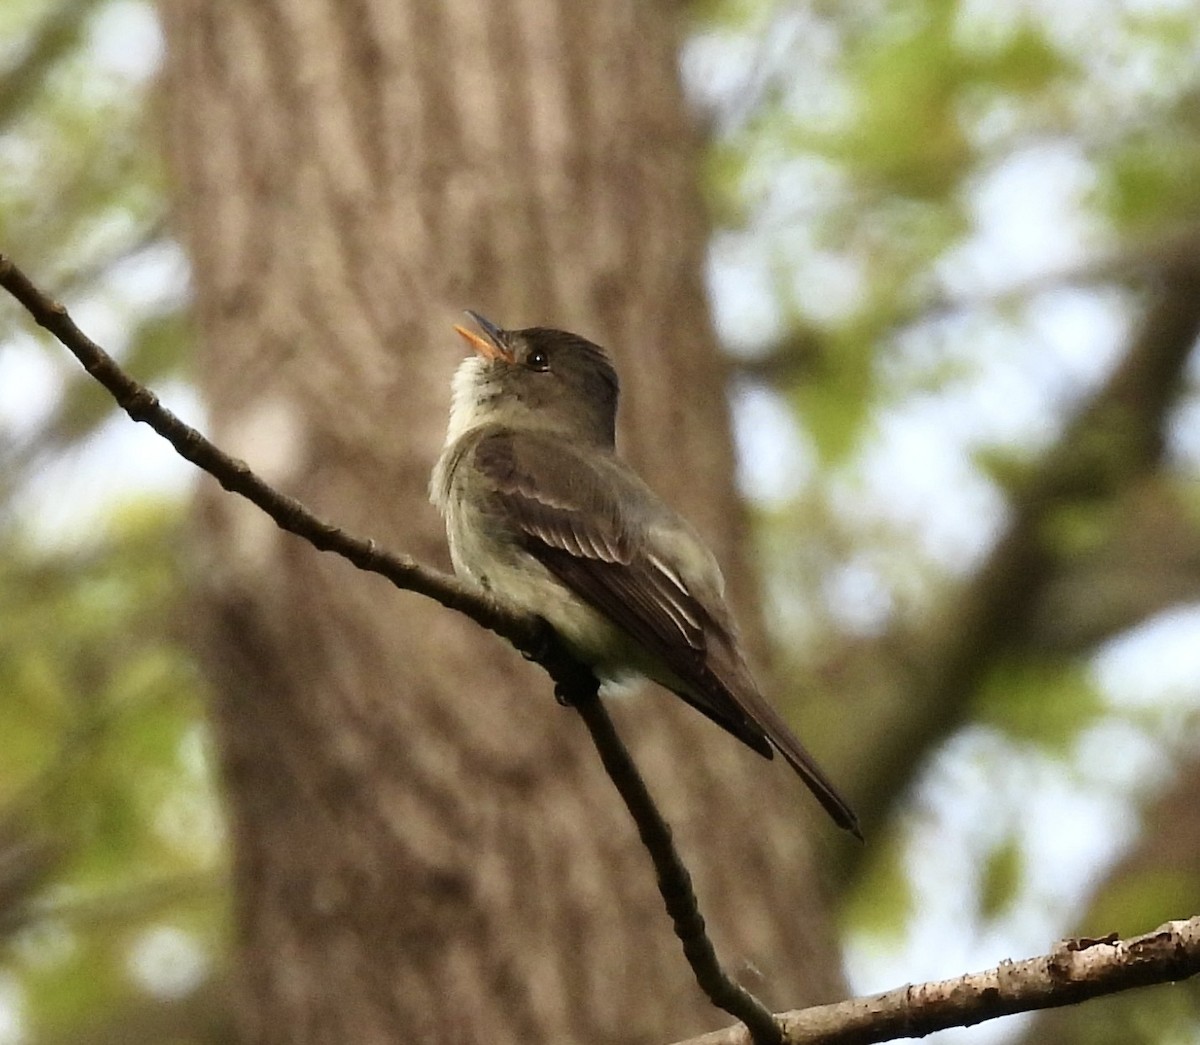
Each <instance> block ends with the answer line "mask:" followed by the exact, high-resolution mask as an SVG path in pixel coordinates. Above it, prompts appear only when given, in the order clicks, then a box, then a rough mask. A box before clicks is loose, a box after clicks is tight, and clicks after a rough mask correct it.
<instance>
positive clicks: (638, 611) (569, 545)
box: [474, 430, 858, 834]
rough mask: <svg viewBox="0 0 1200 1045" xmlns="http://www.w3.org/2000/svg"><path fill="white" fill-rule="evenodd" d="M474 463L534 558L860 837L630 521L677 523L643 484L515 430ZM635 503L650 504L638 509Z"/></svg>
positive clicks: (728, 631)
mask: <svg viewBox="0 0 1200 1045" xmlns="http://www.w3.org/2000/svg"><path fill="white" fill-rule="evenodd" d="M564 458H565V460H564ZM474 462H475V465H476V467H477V468H478V469H479V470H480V471H481V472H483V474H484V475H486V476H487V478H488V479H489V481H490V485H491V488H492V498H493V506H494V508H495V509H496V510H498V511H499V512H500V513H501V514H502V515H503V517H504V520H505V522H506V524H507V525H508V526H510V527H512V528H513V530H514V531H515V532H516V533H517V534H518V535H519V536H520V538H521V539H522V543H523V544H524V546H525V548H526V550H527V551H528V552H529V553H530V554H531V555H533V556H534V558H536V559H537V560H538V561H539V562H541V563H542V564H543V565H544V566H545V567H546V568H547V569H548V570H549V571H550V572H551V573H552V574H553V575H554V576H555V577H557V578H558V580H559V581H561V582H562V583H563V584H564V585H566V586H567V587H568V588H569V589H571V590H572V591H574V592H575V593H576V594H577V595H579V596H580V597H581V598H582V599H584V600H585V601H586V602H587V603H588V604H589V605H591V606H592V607H594V608H595V609H597V610H599V611H600V612H601V613H602V614H604V616H606V617H607V618H608V619H609V620H611V621H612V622H613V623H615V624H617V625H618V626H619V627H621V628H622V629H623V630H624V631H626V632H627V633H628V634H629V635H630V636H631V637H632V638H633V639H634V640H635V641H636V642H638V643H640V644H641V645H642V646H643V647H645V648H646V649H647V650H648V651H650V652H651V653H652V654H653V655H654V656H655V657H657V658H658V659H659V660H660V661H661V662H662V663H663V664H664V665H665V666H666V667H667V668H668V669H669V670H670V671H671V673H672V674H673V675H675V676H676V677H677V678H678V680H679V682H680V683H682V685H681V686H680V687H678V688H677V687H675V686H670V688H672V689H674V690H675V692H677V693H678V694H679V696H681V697H682V698H683V699H684V700H686V701H687V702H688V703H689V704H691V705H692V706H693V707H695V708H696V709H697V710H698V711H700V712H702V713H703V714H705V715H707V716H708V717H709V718H710V719H712V720H713V721H714V722H715V723H717V725H719V726H721V727H722V728H724V729H726V730H728V731H729V732H730V733H732V734H733V735H734V736H735V737H737V738H738V739H739V740H741V741H743V742H744V743H745V744H747V745H748V746H749V747H751V748H753V749H754V750H755V751H757V752H758V753H759V754H761V755H763V756H765V757H767V758H771V757H773V750H772V749H773V748H774V749H776V750H778V751H779V752H780V753H781V754H782V755H783V756H784V758H785V759H786V761H787V762H788V763H789V764H790V765H791V766H792V768H793V769H794V770H795V771H796V772H797V773H798V774H799V775H800V777H801V779H803V780H804V782H805V783H806V784H807V785H808V787H809V788H810V790H812V792H813V793H814V795H815V796H816V798H817V799H818V800H819V801H820V802H821V804H822V805H823V806H824V807H825V809H826V810H827V811H828V812H829V814H830V815H831V816H832V817H833V819H834V820H835V821H836V822H837V823H838V824H839V825H840V826H842V827H845V828H847V829H848V830H851V831H853V832H854V833H855V834H858V821H857V818H856V817H855V816H854V813H853V812H852V811H851V809H850V807H849V805H848V804H847V803H846V801H845V800H844V799H843V798H842V797H841V795H840V794H838V792H837V790H836V789H835V788H834V786H833V785H832V783H831V782H830V781H829V779H828V778H827V777H826V776H825V774H824V773H823V772H822V771H821V769H820V768H819V767H818V766H817V764H816V762H815V761H814V760H813V758H812V756H811V755H809V753H808V752H807V751H806V750H805V748H804V747H803V745H802V744H801V743H800V741H799V740H798V739H797V738H796V736H795V734H793V733H792V731H791V730H790V729H789V728H788V727H787V725H786V723H785V722H784V721H783V719H782V717H781V716H780V715H779V713H778V712H777V711H776V710H775V709H774V708H773V707H772V706H771V705H770V704H769V703H768V702H767V701H766V699H765V698H764V697H763V696H762V694H761V693H760V692H759V690H758V687H757V686H756V685H755V683H754V680H753V678H752V677H751V675H750V672H749V669H748V668H747V667H746V664H745V661H744V660H743V658H742V655H741V652H740V650H739V648H738V643H737V639H736V637H735V635H734V632H733V628H732V625H731V624H730V623H728V622H727V620H726V619H725V618H726V617H727V611H725V608H724V606H723V605H720V606H718V607H716V608H715V612H714V611H713V610H710V609H708V608H707V607H706V606H705V605H704V604H703V603H702V602H701V601H700V600H698V599H697V598H696V597H695V596H694V595H693V594H692V592H691V591H689V589H688V584H687V581H686V579H685V578H684V577H682V576H681V575H680V571H678V570H676V569H674V568H672V566H671V565H670V564H668V563H666V562H664V561H663V560H662V559H660V558H659V557H657V556H655V555H654V554H652V553H651V552H650V551H649V549H648V548H647V547H646V541H645V539H644V535H643V534H642V533H641V532H639V531H637V530H635V529H634V527H635V526H636V525H639V524H636V523H633V522H632V521H631V516H633V517H635V518H636V517H640V516H646V517H649V518H650V519H653V518H654V517H655V516H656V515H657V516H658V519H659V521H662V520H664V519H665V518H666V517H667V516H668V515H669V511H668V510H667V509H665V508H663V507H661V506H660V505H661V502H658V501H657V498H655V497H654V495H653V494H652V493H650V492H649V490H648V489H647V488H646V487H645V486H644V485H643V484H642V483H641V481H640V480H638V479H637V478H636V477H635V476H633V475H632V473H629V472H627V471H625V470H624V469H623V467H622V466H620V465H619V464H617V463H616V462H611V461H610V462H606V463H605V465H604V466H603V467H604V471H600V470H599V469H598V468H597V466H596V464H595V462H593V461H591V460H590V459H589V458H587V457H584V456H583V455H580V454H578V453H577V452H575V450H574V449H573V448H572V447H565V446H563V445H561V444H559V443H557V442H554V441H551V440H549V439H546V438H542V437H540V436H538V435H534V434H531V433H520V432H513V431H509V430H497V431H494V432H493V433H491V434H489V435H486V436H484V437H483V438H482V439H481V440H480V442H479V443H478V444H477V445H476V447H475V451H474ZM535 477H536V478H535ZM626 500H629V501H633V502H635V503H636V502H639V501H640V504H637V505H636V507H635V508H634V510H633V511H632V512H631V511H629V510H628V509H627V506H626V504H625V501H626ZM641 525H645V520H644V519H643V520H642V522H641ZM718 615H719V617H720V618H721V619H718Z"/></svg>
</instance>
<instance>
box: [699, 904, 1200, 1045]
mask: <svg viewBox="0 0 1200 1045" xmlns="http://www.w3.org/2000/svg"><path fill="white" fill-rule="evenodd" d="M1198 972H1200V917H1194V918H1190V919H1188V920H1187V921H1179V922H1167V923H1166V924H1165V925H1162V926H1159V928H1157V929H1155V930H1154V931H1153V932H1150V933H1146V934H1145V935H1143V936H1135V937H1133V938H1131V939H1128V940H1118V939H1116V938H1115V935H1114V936H1113V937H1108V938H1105V939H1103V940H1089V939H1082V940H1063V941H1062V942H1060V943H1059V944H1057V945H1056V946H1055V947H1054V949H1053V950H1052V951H1051V952H1050V953H1049V954H1044V955H1041V956H1040V957H1037V958H1029V959H1027V960H1025V961H1020V962H1008V961H1006V962H1001V963H1000V964H999V965H998V966H996V967H995V968H993V969H988V970H987V971H985V972H977V973H968V974H967V975H965V976H958V977H956V978H954V979H950V980H936V981H931V982H929V983H920V984H915V985H914V984H910V985H907V986H904V987H897V988H896V989H895V990H891V991H887V992H885V993H883V994H875V995H872V996H870V997H866V998H852V999H850V1000H849V1001H843V1002H838V1003H836V1004H834V1005H815V1006H813V1007H812V1008H810V1009H801V1010H797V1011H795V1012H788V1013H783V1014H782V1015H780V1016H779V1017H777V1019H778V1022H779V1024H780V1025H781V1026H782V1028H783V1040H784V1045H816V1043H818V1042H819V1043H820V1045H867V1043H869V1042H878V1041H892V1040H894V1039H896V1038H920V1037H924V1036H925V1035H926V1034H932V1033H933V1032H934V1031H938V1030H945V1029H946V1028H947V1027H969V1026H972V1025H973V1024H976V1023H981V1022H983V1021H984V1020H990V1019H995V1018H996V1017H998V1016H1011V1015H1012V1014H1013V1013H1018V1012H1032V1011H1034V1010H1036V1009H1052V1008H1057V1007H1059V1006H1063V1005H1074V1004H1077V1003H1078V1002H1081V1001H1087V1000H1088V999H1089V998H1096V997H1099V996H1101V995H1106V994H1114V993H1116V992H1118V991H1124V990H1129V989H1131V988H1133V987H1148V986H1150V985H1151V984H1156V983H1169V982H1173V981H1178V980H1185V979H1187V978H1188V977H1191V976H1195V975H1196V973H1198ZM748 1040H749V1039H748V1038H747V1037H746V1032H745V1031H744V1030H743V1029H742V1028H740V1027H730V1028H727V1029H726V1030H722V1031H715V1032H713V1033H711V1034H705V1035H703V1036H701V1037H699V1038H691V1039H689V1040H688V1041H686V1042H679V1043H677V1045H747V1042H748Z"/></svg>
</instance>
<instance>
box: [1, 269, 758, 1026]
mask: <svg viewBox="0 0 1200 1045" xmlns="http://www.w3.org/2000/svg"><path fill="white" fill-rule="evenodd" d="M0 286H3V287H4V288H5V289H6V290H8V292H9V293H10V294H12V295H13V297H15V298H16V299H17V300H18V301H19V302H20V303H21V304H22V305H24V306H25V308H26V309H27V310H28V311H29V313H30V315H32V316H33V318H34V320H35V321H36V322H37V323H38V325H39V326H42V327H44V328H45V329H46V330H48V331H49V332H50V333H51V334H53V335H54V336H55V337H56V338H57V339H58V340H59V341H61V342H62V344H63V345H65V346H66V348H67V349H68V350H69V351H70V352H71V353H72V354H73V355H74V356H75V357H76V358H77V359H78V360H79V361H80V363H82V364H83V367H84V369H85V370H86V371H87V372H88V373H89V374H91V376H92V377H94V378H95V379H96V380H97V381H99V382H100V384H102V385H103V386H104V387H105V388H106V389H108V391H109V392H110V393H111V394H112V396H113V398H114V399H115V400H116V401H117V405H118V406H120V407H121V409H123V410H124V411H125V412H126V413H127V414H128V415H129V416H130V417H131V418H133V420H135V421H141V422H144V423H145V424H148V425H149V426H150V427H151V428H153V429H154V431H156V432H157V433H158V434H159V435H161V436H162V437H163V438H164V439H166V440H167V441H168V442H169V443H170V444H171V445H172V446H173V447H174V448H175V450H176V451H177V452H178V453H179V455H180V456H181V457H183V458H185V459H186V460H188V461H190V462H191V463H192V464H194V465H196V466H197V467H198V468H200V469H202V470H203V471H205V472H207V473H208V474H209V475H211V476H212V477H213V478H214V479H216V480H217V482H219V483H220V484H221V486H222V487H224V488H225V489H226V490H229V491H230V492H231V493H236V494H240V495H241V496H242V497H245V498H246V499H247V500H249V501H250V502H252V503H253V504H255V505H256V506H257V507H259V508H261V509H262V510H263V511H264V512H266V513H267V515H269V516H270V517H271V518H272V519H273V520H274V521H275V523H276V525H278V526H279V527H280V528H281V529H283V530H286V531H287V532H289V533H293V534H295V535H296V536H298V537H301V538H303V539H304V540H306V541H308V542H309V543H310V544H311V545H312V546H313V547H314V548H317V549H318V550H320V551H329V552H333V553H335V554H337V555H340V556H342V557H343V558H345V559H348V560H349V561H350V562H351V563H353V564H354V565H355V566H357V567H358V568H359V569H361V570H367V571H369V572H372V573H378V574H380V575H381V576H383V577H386V578H387V579H388V580H390V581H391V582H392V583H393V584H394V585H396V587H398V588H403V589H405V590H406V591H413V592H416V593H418V594H420V595H425V596H427V597H428V598H431V599H433V600H434V601H436V602H439V603H441V605H443V606H445V607H446V608H447V609H452V610H457V611H458V612H459V613H462V614H464V615H465V616H467V617H470V618H471V620H473V621H475V623H476V624H478V625H480V626H481V627H483V628H487V629H488V630H489V631H492V632H494V633H495V634H497V635H499V636H500V637H501V638H504V639H507V640H508V641H509V642H510V643H511V644H512V645H513V646H515V647H516V648H517V649H518V650H519V651H520V652H521V653H522V654H523V655H524V656H526V657H527V658H528V659H530V660H532V661H534V662H535V663H537V664H538V665H540V666H541V667H542V668H543V669H544V670H545V671H546V673H547V674H548V675H549V676H550V677H551V679H552V680H553V681H554V684H555V693H556V694H557V695H558V697H559V699H560V701H562V702H563V703H564V704H569V705H570V706H572V707H574V708H575V709H576V711H577V712H578V713H579V715H580V716H581V717H582V718H583V720H584V723H585V724H586V725H587V728H588V732H589V734H590V735H591V738H592V742H593V743H594V744H595V746H596V750H597V752H598V753H599V755H600V760H601V762H603V764H604V766H605V769H606V770H607V771H608V773H609V775H610V776H611V777H612V780H613V783H614V784H615V785H616V788H617V791H618V792H619V793H620V795H621V798H622V799H623V800H624V802H625V806H626V808H627V809H628V810H629V813H630V815H631V816H632V817H633V819H634V822H635V823H636V824H637V829H638V834H639V836H640V837H641V839H642V842H643V844H644V845H645V846H646V847H647V849H649V851H650V856H651V859H652V860H653V861H654V866H655V870H656V871H657V877H658V888H659V892H660V893H661V894H662V898H663V902H664V903H665V904H666V907H667V910H668V912H669V913H670V915H671V919H672V921H673V922H674V924H675V931H676V934H677V935H678V936H679V938H680V940H681V941H682V943H683V950H684V954H685V955H686V957H687V959H688V962H689V964H690V965H691V967H692V972H693V974H694V975H695V977H696V980H697V982H698V983H699V984H700V986H701V988H702V989H703V990H704V991H705V993H706V994H707V995H708V996H709V998H710V999H712V1001H713V1003H714V1004H715V1005H718V1006H719V1007H721V1008H722V1009H724V1010H725V1011H726V1012H728V1013H729V1014H730V1015H731V1016H734V1017H735V1018H736V1019H739V1020H743V1021H744V1022H745V1023H746V1024H747V1026H748V1027H750V1028H751V1030H750V1034H751V1037H752V1040H753V1041H754V1043H755V1045H781V1040H782V1039H781V1038H780V1033H779V1028H778V1027H777V1026H776V1024H775V1023H774V1021H773V1019H772V1017H771V1014H770V1012H769V1011H768V1010H767V1009H766V1008H765V1007H764V1006H763V1005H762V1003H761V1002H759V1001H758V1000H757V999H756V998H754V996H753V995H751V994H750V993H749V992H747V991H746V990H744V989H743V988H742V987H740V986H739V985H738V984H736V983H734V982H733V980H731V979H730V978H729V977H728V976H727V975H726V973H725V972H724V970H722V968H721V966H720V963H719V962H718V961H717V957H716V952H715V951H714V949H713V946H712V943H711V941H710V940H709V939H708V936H707V935H706V933H705V929H704V918H703V917H702V916H701V914H700V910H699V908H698V906H697V903H696V896H695V893H694V892H693V891H692V885H691V879H690V876H689V875H688V872H687V869H686V868H685V867H684V865H683V861H682V860H681V859H680V857H679V853H678V852H677V851H676V849H675V845H674V842H673V841H672V839H671V832H670V829H669V828H668V827H667V824H666V822H665V821H664V820H663V819H662V816H661V815H660V814H659V812H658V809H657V808H656V807H655V805H654V801H653V799H652V798H651V797H650V793H649V792H648V791H647V790H646V785H645V784H644V782H643V781H642V779H641V777H640V776H639V774H638V771H637V768H636V767H635V766H634V764H633V760H632V759H631V758H630V756H629V753H628V751H626V749H625V747H624V745H623V744H622V743H621V740H620V738H619V737H618V736H617V733H616V730H615V729H613V726H612V722H611V720H610V719H609V718H608V715H607V714H606V712H605V711H604V709H603V707H601V705H600V700H599V697H598V694H597V689H598V683H597V681H596V678H595V676H594V675H593V674H592V672H591V670H590V669H588V668H587V667H586V666H584V665H582V664H580V663H579V662H577V661H575V660H574V659H573V658H572V657H570V656H569V655H568V654H567V653H566V652H565V650H564V649H563V648H562V646H561V645H560V644H559V643H558V642H557V641H555V639H554V636H553V635H552V634H549V633H548V631H547V625H546V624H545V622H544V621H542V620H541V619H540V618H538V617H532V616H525V615H523V614H519V613H515V612H514V611H513V610H511V609H509V608H508V607H506V606H504V605H502V604H500V603H498V602H496V601H495V600H493V599H491V598H489V597H487V596H486V595H484V594H482V593H481V592H479V591H478V590H477V589H476V588H474V587H472V586H469V585H467V584H464V583H463V582H462V581H459V580H458V579H457V578H455V577H452V576H450V575H449V574H446V573H442V572H441V571H439V570H434V569H431V568H430V567H427V566H422V565H420V564H419V563H417V562H416V561H415V560H414V559H412V558H411V557H409V556H407V555H393V554H391V553H389V552H385V551H380V550H379V549H378V548H376V547H375V542H374V541H371V540H363V539H362V538H359V537H354V536H352V535H350V534H347V533H346V532H345V531H343V530H341V529H339V528H338V527H336V526H333V525H332V524H331V523H328V522H325V521H324V520H322V519H319V518H317V517H316V516H315V515H313V514H312V513H311V512H309V511H308V510H307V509H306V508H305V507H304V505H302V504H301V503H300V502H299V501H297V500H296V499H295V498H292V497H288V496H286V495H284V494H282V493H280V492H279V491H277V490H275V489H273V488H272V487H271V486H269V485H268V484H267V483H266V482H264V481H263V480H262V479H260V478H259V477H258V476H257V475H255V474H254V472H252V471H251V470H250V468H249V466H248V465H247V464H246V463H245V462H244V461H239V460H237V459H236V458H233V457H230V456H229V455H228V454H226V453H224V452H223V451H222V450H220V449H218V448H217V447H216V446H215V445H214V444H213V443H211V442H209V440H208V439H206V438H205V437H204V436H203V435H201V434H200V432H198V431H197V430H196V429H194V428H192V427H191V426H189V425H187V424H185V423H184V422H183V421H181V420H180V419H179V418H178V417H176V416H175V414H173V413H172V412H171V411H170V410H168V409H166V407H164V406H163V405H162V404H161V403H160V402H159V401H158V397H157V396H156V395H155V394H154V393H153V392H151V391H150V390H149V389H147V388H144V387H143V386H141V385H140V384H138V383H137V382H136V381H134V380H133V378H131V377H130V376H129V375H128V374H126V373H125V372H124V371H123V370H122V369H121V368H120V366H118V365H117V362H116V361H115V360H114V359H113V358H112V357H111V356H110V355H109V354H108V353H107V352H105V351H104V349H102V348H101V347H100V346H99V345H97V344H96V343H95V342H94V341H92V339H91V338H89V337H88V336H87V335H86V334H84V333H83V331H82V330H80V329H79V327H77V326H76V325H75V322H74V320H72V319H71V317H70V316H69V315H68V314H67V310H66V308H64V307H63V305H61V304H60V303H58V302H56V301H53V300H52V299H50V298H49V297H47V296H46V295H45V294H43V293H42V292H41V291H40V290H38V288H37V287H36V286H34V284H33V283H32V282H31V281H30V279H29V278H28V277H27V276H26V275H25V274H24V273H23V272H22V271H21V270H20V269H19V268H17V266H16V265H14V264H13V262H12V260H11V259H10V258H9V257H8V256H7V255H5V254H0Z"/></svg>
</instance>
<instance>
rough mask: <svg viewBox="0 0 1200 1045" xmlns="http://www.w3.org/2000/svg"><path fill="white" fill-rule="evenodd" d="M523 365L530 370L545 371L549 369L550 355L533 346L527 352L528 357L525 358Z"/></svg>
mask: <svg viewBox="0 0 1200 1045" xmlns="http://www.w3.org/2000/svg"><path fill="white" fill-rule="evenodd" d="M525 365H526V366H527V367H529V369H530V370H541V371H546V370H549V369H550V357H549V356H547V355H546V353H545V352H543V351H542V350H541V349H540V348H535V349H534V350H533V351H532V352H530V353H529V356H528V358H527V359H526V360H525Z"/></svg>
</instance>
